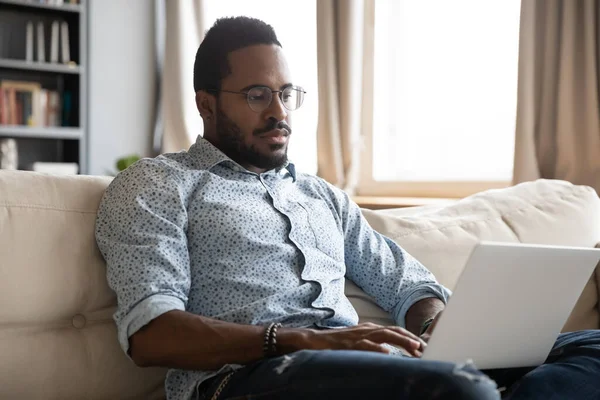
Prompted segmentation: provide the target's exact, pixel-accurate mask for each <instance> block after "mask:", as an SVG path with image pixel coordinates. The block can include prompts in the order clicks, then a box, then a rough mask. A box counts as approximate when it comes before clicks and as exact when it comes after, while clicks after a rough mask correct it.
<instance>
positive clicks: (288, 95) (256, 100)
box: [209, 86, 306, 113]
mask: <svg viewBox="0 0 600 400" xmlns="http://www.w3.org/2000/svg"><path fill="white" fill-rule="evenodd" d="M209 91H212V92H225V93H234V94H244V95H246V101H247V102H248V106H249V107H250V109H251V110H252V111H254V112H257V113H259V112H263V111H265V110H266V109H267V108H269V106H270V105H271V102H272V101H273V93H277V94H278V95H279V98H280V99H281V103H282V104H283V106H284V107H285V108H286V109H287V110H289V111H294V110H297V109H299V108H300V106H301V105H302V103H303V102H304V95H305V94H306V92H305V91H304V89H302V88H301V87H300V86H288V87H286V88H285V89H283V90H271V88H269V87H266V86H255V87H253V88H252V89H250V90H248V91H245V92H233V91H231V90H215V89H211V90H209Z"/></svg>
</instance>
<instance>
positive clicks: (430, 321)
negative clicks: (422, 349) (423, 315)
mask: <svg viewBox="0 0 600 400" xmlns="http://www.w3.org/2000/svg"><path fill="white" fill-rule="evenodd" d="M433 321H435V318H429V319H428V320H427V321H425V322H423V325H421V331H420V332H419V336H423V334H424V333H425V332H427V329H429V326H430V325H431V324H432V323H433Z"/></svg>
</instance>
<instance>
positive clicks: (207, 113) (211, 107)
mask: <svg viewBox="0 0 600 400" xmlns="http://www.w3.org/2000/svg"><path fill="white" fill-rule="evenodd" d="M196 108H197V109H198V112H199V113H200V116H201V117H202V119H203V120H204V121H210V120H211V119H213V118H214V117H215V115H216V113H217V99H216V97H215V96H214V95H212V94H210V93H208V92H207V91H205V90H199V91H197V92H196Z"/></svg>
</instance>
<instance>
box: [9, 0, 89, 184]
mask: <svg viewBox="0 0 600 400" xmlns="http://www.w3.org/2000/svg"><path fill="white" fill-rule="evenodd" d="M73 3H74V4H73ZM87 7H88V4H87V0H77V1H73V0H0V151H1V149H2V147H1V145H2V143H6V141H7V140H9V139H13V140H11V142H12V143H11V144H14V143H16V149H17V158H18V169H23V170H31V169H32V168H33V163H35V162H36V161H41V162H54V163H77V164H78V170H79V173H81V174H86V173H88V151H87V143H88V129H87V86H88V76H87V68H86V67H87V49H86V46H87V18H88V16H87ZM40 44H41V45H40ZM40 49H43V53H44V54H40ZM64 49H68V50H67V51H66V53H65V52H64ZM6 148H7V147H6V146H5V149H6ZM4 156H6V155H4ZM2 157H3V154H2V153H1V152H0V159H1V158H2Z"/></svg>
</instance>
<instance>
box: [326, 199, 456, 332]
mask: <svg viewBox="0 0 600 400" xmlns="http://www.w3.org/2000/svg"><path fill="white" fill-rule="evenodd" d="M336 198H337V202H338V204H337V207H338V208H339V210H338V212H339V213H340V216H341V221H342V227H343V230H344V238H345V249H344V254H345V262H346V275H347V277H348V278H349V279H350V280H352V281H353V282H354V283H355V284H356V285H358V286H359V287H360V288H361V289H363V290H364V291H365V293H367V294H368V295H370V296H371V297H373V299H374V300H375V301H376V302H377V304H378V305H379V306H380V307H381V308H383V309H384V310H385V311H387V312H388V313H390V314H391V316H392V317H393V318H394V321H395V322H396V324H398V325H400V326H402V327H404V326H405V317H406V313H407V312H408V310H409V309H410V307H412V305H413V304H415V303H416V302H418V301H420V300H423V299H426V298H430V297H437V298H439V299H440V300H442V301H443V302H444V303H447V301H448V297H449V296H450V291H449V290H448V289H447V288H445V287H443V286H442V285H440V284H439V283H438V282H437V280H436V279H435V277H434V276H433V274H432V273H431V272H430V271H429V270H428V269H427V268H425V266H423V265H422V264H421V263H420V262H419V261H418V260H416V259H415V258H414V257H413V256H411V255H410V254H409V253H408V252H406V251H405V250H404V249H402V248H401V247H400V246H399V245H398V244H396V243H395V242H394V241H393V240H391V239H390V238H388V237H385V236H383V235H381V234H380V233H378V232H377V231H375V230H374V229H372V228H371V226H370V225H369V223H368V222H367V220H366V219H365V218H364V216H363V215H362V213H361V211H360V208H359V207H358V206H357V205H356V204H355V203H354V202H352V201H351V200H350V199H349V197H348V196H347V195H346V194H345V193H343V192H341V191H339V192H337V193H336Z"/></svg>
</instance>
